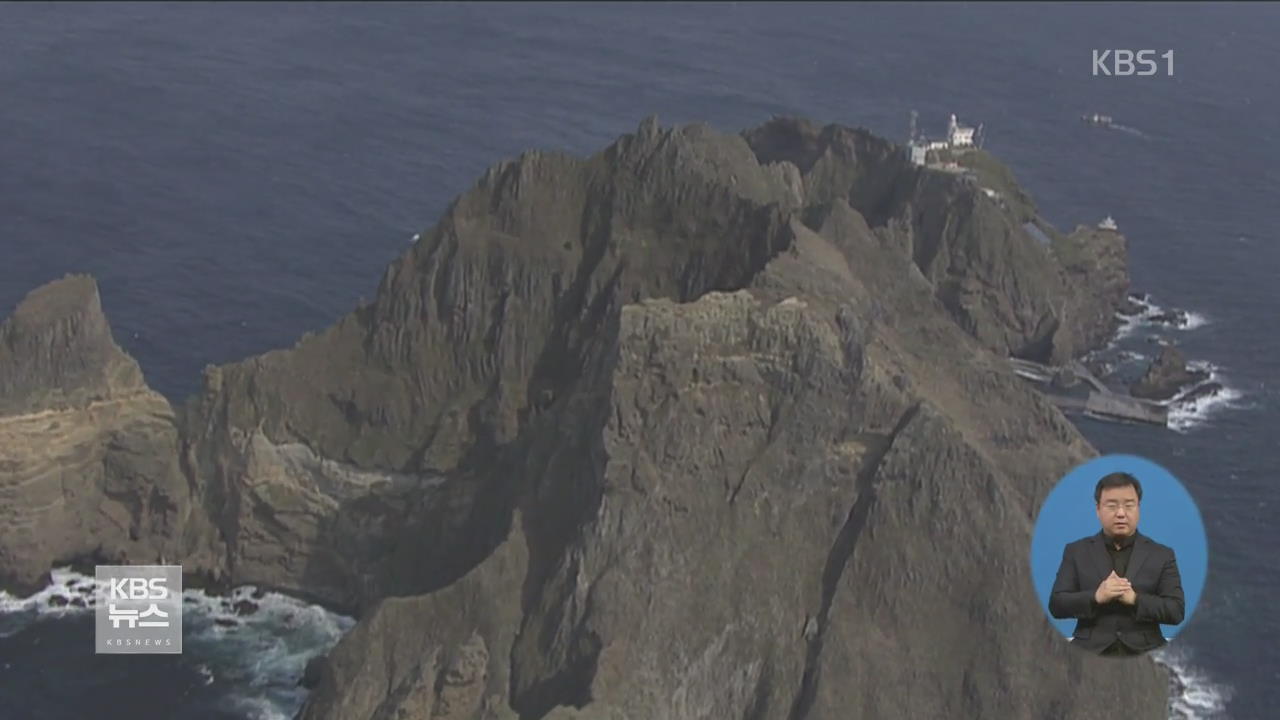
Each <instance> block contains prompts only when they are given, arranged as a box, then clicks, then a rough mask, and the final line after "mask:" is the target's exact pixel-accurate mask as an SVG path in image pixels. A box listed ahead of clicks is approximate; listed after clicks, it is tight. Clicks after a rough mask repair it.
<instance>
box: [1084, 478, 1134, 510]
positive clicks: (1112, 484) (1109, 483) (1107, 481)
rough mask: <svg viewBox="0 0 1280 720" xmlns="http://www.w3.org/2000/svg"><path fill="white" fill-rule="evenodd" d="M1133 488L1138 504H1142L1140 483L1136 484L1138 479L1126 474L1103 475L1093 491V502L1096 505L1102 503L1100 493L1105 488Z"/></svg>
mask: <svg viewBox="0 0 1280 720" xmlns="http://www.w3.org/2000/svg"><path fill="white" fill-rule="evenodd" d="M1128 485H1132V486H1133V490H1134V492H1136V493H1138V502H1142V483H1140V482H1138V478H1136V477H1134V476H1132V475H1130V474H1129V473H1126V472H1113V473H1111V474H1110V475H1104V476H1103V477H1102V479H1101V480H1099V481H1098V485H1097V487H1095V488H1094V489H1093V502H1094V504H1095V505H1096V504H1098V503H1100V502H1102V491H1103V490H1105V489H1107V488H1118V487H1125V486H1128Z"/></svg>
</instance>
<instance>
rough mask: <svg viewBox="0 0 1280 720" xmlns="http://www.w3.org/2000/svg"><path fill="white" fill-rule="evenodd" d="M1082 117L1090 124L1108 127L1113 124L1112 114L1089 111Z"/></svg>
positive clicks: (1081, 117)
mask: <svg viewBox="0 0 1280 720" xmlns="http://www.w3.org/2000/svg"><path fill="white" fill-rule="evenodd" d="M1080 119H1081V120H1083V121H1084V122H1086V123H1088V124H1090V125H1098V126H1101V127H1108V126H1110V125H1111V124H1112V120H1111V116H1110V115H1100V114H1098V113H1089V114H1087V115H1081V116H1080Z"/></svg>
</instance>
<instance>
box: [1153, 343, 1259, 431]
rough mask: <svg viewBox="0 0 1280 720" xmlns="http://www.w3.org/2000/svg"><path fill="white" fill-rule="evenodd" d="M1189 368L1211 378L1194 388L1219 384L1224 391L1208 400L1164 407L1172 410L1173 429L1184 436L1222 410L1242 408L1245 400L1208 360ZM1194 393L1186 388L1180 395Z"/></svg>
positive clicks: (1203, 399) (1170, 414)
mask: <svg viewBox="0 0 1280 720" xmlns="http://www.w3.org/2000/svg"><path fill="white" fill-rule="evenodd" d="M1187 367H1189V368H1190V369H1192V370H1201V371H1205V372H1208V373H1209V377H1208V378H1207V379H1206V380H1204V381H1203V382H1201V383H1197V384H1196V386H1195V387H1200V386H1202V385H1205V384H1208V383H1217V384H1219V385H1221V386H1222V389H1221V390H1219V391H1218V392H1216V393H1214V394H1213V395H1209V396H1205V397H1199V398H1195V399H1192V400H1179V399H1178V398H1177V397H1174V398H1173V399H1172V400H1169V401H1168V402H1167V403H1165V404H1166V405H1167V406H1168V408H1169V428H1170V429H1172V430H1174V431H1177V432H1180V433H1185V432H1188V431H1190V430H1192V429H1194V428H1197V427H1200V426H1201V425H1204V424H1205V423H1207V422H1208V421H1209V419H1210V418H1212V417H1213V416H1214V415H1217V414H1218V413H1219V412H1221V411H1223V410H1231V409H1236V408H1239V407H1240V400H1242V399H1244V393H1242V392H1240V391H1239V390H1237V389H1236V388H1233V387H1231V386H1230V385H1228V384H1227V381H1226V379H1225V378H1223V377H1222V374H1221V369H1220V368H1219V367H1218V366H1216V365H1214V364H1213V363H1211V362H1208V361H1205V360H1192V361H1190V362H1188V363H1187ZM1191 390H1194V387H1193V388H1183V389H1182V390H1181V392H1180V394H1185V393H1187V392H1189V391H1191Z"/></svg>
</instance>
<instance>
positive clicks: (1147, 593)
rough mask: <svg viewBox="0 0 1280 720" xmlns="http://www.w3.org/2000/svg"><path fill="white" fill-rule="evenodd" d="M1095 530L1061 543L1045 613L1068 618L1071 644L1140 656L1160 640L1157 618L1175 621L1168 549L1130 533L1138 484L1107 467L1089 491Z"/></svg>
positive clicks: (1178, 582)
mask: <svg viewBox="0 0 1280 720" xmlns="http://www.w3.org/2000/svg"><path fill="white" fill-rule="evenodd" d="M1093 500H1094V503H1095V504H1096V505H1097V513H1098V522H1100V523H1101V524H1102V530H1101V531H1100V532H1099V533H1098V534H1097V535H1090V536H1089V537H1086V538H1082V539H1080V540H1077V541H1075V542H1073V543H1070V544H1068V545H1067V547H1066V548H1065V549H1064V550H1063V551H1062V564H1061V565H1060V566H1058V577H1057V578H1056V579H1055V580H1054V581H1053V591H1052V592H1051V593H1050V594H1049V613H1050V614H1051V615H1053V616H1054V617H1055V618H1076V629H1075V632H1074V633H1072V644H1073V645H1076V646H1079V647H1082V648H1084V649H1086V650H1089V651H1090V652H1094V653H1098V654H1100V655H1141V654H1142V653H1145V652H1147V651H1148V650H1154V649H1156V648H1158V647H1160V646H1161V645H1164V644H1165V639H1164V635H1163V634H1162V633H1161V632H1160V625H1161V624H1165V625H1177V624H1178V623H1180V622H1182V616H1183V610H1184V607H1183V605H1184V600H1183V597H1182V578H1181V577H1180V576H1179V575H1178V561H1177V560H1176V559H1175V558H1174V555H1173V549H1172V548H1170V547H1168V546H1166V545H1161V544H1160V543H1158V542H1156V541H1154V540H1152V539H1151V538H1149V537H1147V536H1146V535H1142V534H1141V533H1139V532H1138V513H1139V504H1140V503H1141V501H1142V485H1141V483H1139V482H1138V479H1137V478H1135V477H1133V476H1132V475H1129V474H1128V473H1111V474H1110V475H1107V476H1106V477H1104V478H1102V479H1101V480H1099V481H1098V485H1097V487H1095V488H1094V491H1093Z"/></svg>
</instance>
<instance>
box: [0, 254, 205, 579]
mask: <svg viewBox="0 0 1280 720" xmlns="http://www.w3.org/2000/svg"><path fill="white" fill-rule="evenodd" d="M178 445H179V440H178V429H177V427H176V425H175V420H174V414H173V411H172V409H171V408H170V406H169V403H168V402H167V401H166V400H165V399H164V398H163V397H161V396H160V395H158V394H157V393H155V392H153V391H152V390H151V389H150V388H148V387H147V386H146V384H145V383H144V382H143V378H142V372H141V370H139V368H138V364H137V363H136V362H134V360H133V359H132V358H130V357H129V356H128V355H126V354H125V353H124V351H122V350H121V349H120V347H119V346H118V345H116V343H115V341H114V340H113V339H112V337H111V331H110V328H109V326H108V324H107V320H106V318H105V317H104V315H103V313H102V305H101V301H100V299H99V297H98V289H97V285H96V284H95V283H94V281H93V280H92V279H91V278H88V277H84V276H67V277H65V278H62V279H61V280H56V281H54V282H51V283H49V284H47V285H44V286H41V287H39V288H37V289H36V290H33V291H32V292H31V293H30V294H29V295H28V296H27V297H26V298H25V299H24V300H23V301H22V302H21V303H20V304H19V305H18V307H17V309H16V310H15V311H14V313H13V315H12V316H10V317H9V318H8V319H7V320H5V321H4V323H3V324H0V588H3V589H6V590H9V591H11V592H13V593H15V594H17V595H25V594H29V593H31V592H34V591H35V590H37V589H39V588H41V587H44V586H45V585H47V584H48V583H49V581H50V578H49V568H50V567H51V566H52V565H54V564H58V563H63V562H69V561H71V560H74V559H82V558H96V559H98V560H101V561H108V562H158V561H159V560H160V559H161V558H162V557H168V558H170V559H175V558H180V557H185V558H189V559H190V564H191V565H192V566H195V565H197V564H198V557H199V553H196V552H192V551H190V548H191V547H192V545H193V544H192V543H189V542H188V540H189V539H190V538H189V536H188V535H187V533H188V531H191V530H194V526H193V525H192V524H189V523H188V520H189V519H190V518H191V516H192V514H193V511H194V508H193V498H192V494H191V489H190V487H189V486H188V484H187V482H186V479H185V478H184V476H183V474H182V472H181V470H180V468H179V463H178Z"/></svg>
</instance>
